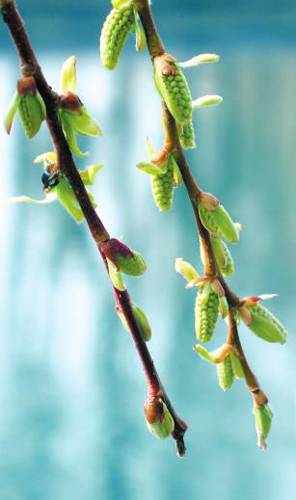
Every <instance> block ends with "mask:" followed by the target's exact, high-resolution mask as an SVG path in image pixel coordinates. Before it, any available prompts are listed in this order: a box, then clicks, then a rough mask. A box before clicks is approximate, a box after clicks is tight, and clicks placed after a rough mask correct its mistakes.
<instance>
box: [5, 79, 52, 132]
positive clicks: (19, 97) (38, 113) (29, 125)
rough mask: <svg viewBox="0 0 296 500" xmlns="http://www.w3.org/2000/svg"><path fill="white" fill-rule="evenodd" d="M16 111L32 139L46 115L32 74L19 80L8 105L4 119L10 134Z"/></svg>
mask: <svg viewBox="0 0 296 500" xmlns="http://www.w3.org/2000/svg"><path fill="white" fill-rule="evenodd" d="M16 111H18V112H19V116H20V119H21V122H22V125H23V128H24V131H25V134H26V136H27V137H28V138H29V139H32V137H34V136H35V135H36V134H37V132H38V131H39V129H40V127H41V124H42V122H43V120H44V119H45V116H46V107H45V104H44V101H43V99H42V97H41V95H40V94H39V92H38V91H37V87H36V83H35V80H34V78H33V77H32V76H25V77H23V78H20V79H19V80H18V84H17V91H16V92H15V94H14V95H13V97H12V99H11V101H10V103H9V105H8V109H7V112H6V115H5V119H4V124H5V129H6V132H7V133H8V134H10V131H11V127H12V123H13V119H14V117H15V113H16Z"/></svg>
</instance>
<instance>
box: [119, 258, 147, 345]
mask: <svg viewBox="0 0 296 500" xmlns="http://www.w3.org/2000/svg"><path fill="white" fill-rule="evenodd" d="M110 265H111V266H113V264H112V263H110ZM132 310H133V313H134V316H135V320H136V322H137V325H138V327H139V330H140V332H141V335H142V338H143V340H145V342H148V341H149V340H150V339H151V327H150V324H149V321H148V318H147V316H146V314H145V313H144V311H143V309H141V308H140V307H139V306H138V305H137V304H135V303H134V302H132ZM116 312H117V314H118V316H119V317H120V319H121V322H122V324H123V326H124V328H125V329H126V330H127V331H129V326H128V324H127V321H126V318H125V316H124V314H122V312H121V310H120V309H118V308H117V309H116Z"/></svg>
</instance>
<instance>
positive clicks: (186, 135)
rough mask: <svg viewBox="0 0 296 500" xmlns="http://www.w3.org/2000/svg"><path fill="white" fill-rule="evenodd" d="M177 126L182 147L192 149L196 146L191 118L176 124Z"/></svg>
mask: <svg viewBox="0 0 296 500" xmlns="http://www.w3.org/2000/svg"><path fill="white" fill-rule="evenodd" d="M177 126H178V134H179V139H180V143H181V146H182V147H183V148H184V149H193V148H196V144H195V133H194V127H193V123H192V120H190V121H188V122H187V123H184V124H183V125H180V124H179V123H178V124H177Z"/></svg>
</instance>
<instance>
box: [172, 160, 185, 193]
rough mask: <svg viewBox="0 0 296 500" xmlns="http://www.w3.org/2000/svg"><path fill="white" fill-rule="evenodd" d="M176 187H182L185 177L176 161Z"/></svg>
mask: <svg viewBox="0 0 296 500" xmlns="http://www.w3.org/2000/svg"><path fill="white" fill-rule="evenodd" d="M173 181H174V182H173V184H174V187H176V188H177V187H180V186H181V185H182V184H183V177H182V174H181V171H180V168H179V165H178V163H177V162H176V161H175V160H174V179H173Z"/></svg>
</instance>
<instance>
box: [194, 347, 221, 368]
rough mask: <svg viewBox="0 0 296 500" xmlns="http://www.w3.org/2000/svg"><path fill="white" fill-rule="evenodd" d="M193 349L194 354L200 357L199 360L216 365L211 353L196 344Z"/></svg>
mask: <svg viewBox="0 0 296 500" xmlns="http://www.w3.org/2000/svg"><path fill="white" fill-rule="evenodd" d="M193 349H194V350H195V352H197V354H199V355H200V357H201V358H203V359H205V360H206V361H208V362H209V363H212V364H216V361H215V359H214V358H213V356H212V355H211V353H210V352H209V351H208V350H207V349H206V348H205V347H203V346H202V345H198V344H197V345H195V346H194V347H193Z"/></svg>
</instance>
